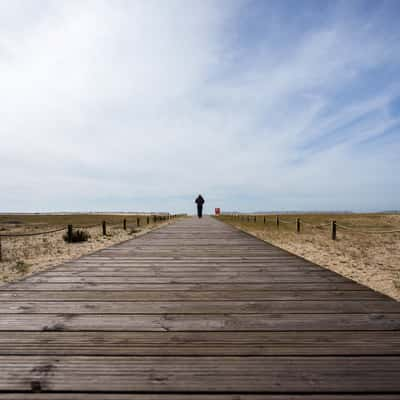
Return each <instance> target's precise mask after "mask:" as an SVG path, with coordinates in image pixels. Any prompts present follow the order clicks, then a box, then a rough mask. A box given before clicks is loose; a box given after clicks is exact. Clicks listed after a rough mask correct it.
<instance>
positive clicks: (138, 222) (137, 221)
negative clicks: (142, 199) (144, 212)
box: [136, 217, 140, 226]
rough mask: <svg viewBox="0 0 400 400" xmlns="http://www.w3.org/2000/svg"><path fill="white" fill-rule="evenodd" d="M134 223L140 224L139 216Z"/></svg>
mask: <svg viewBox="0 0 400 400" xmlns="http://www.w3.org/2000/svg"><path fill="white" fill-rule="evenodd" d="M136 225H137V226H140V217H138V218H136Z"/></svg>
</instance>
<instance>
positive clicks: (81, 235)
mask: <svg viewBox="0 0 400 400" xmlns="http://www.w3.org/2000/svg"><path fill="white" fill-rule="evenodd" d="M63 239H64V241H66V242H67V243H68V242H69V240H68V233H64V235H63ZM89 239H90V234H89V232H88V231H85V230H83V229H76V230H74V231H72V243H79V242H87V241H88V240H89Z"/></svg>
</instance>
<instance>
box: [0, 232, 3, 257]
mask: <svg viewBox="0 0 400 400" xmlns="http://www.w3.org/2000/svg"><path fill="white" fill-rule="evenodd" d="M2 261H3V253H2V252H1V237H0V262H2Z"/></svg>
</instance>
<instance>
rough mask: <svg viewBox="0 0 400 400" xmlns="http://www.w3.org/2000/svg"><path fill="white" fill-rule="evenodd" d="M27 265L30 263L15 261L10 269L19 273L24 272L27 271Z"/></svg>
mask: <svg viewBox="0 0 400 400" xmlns="http://www.w3.org/2000/svg"><path fill="white" fill-rule="evenodd" d="M29 267H30V265H29V264H27V263H26V262H25V261H17V263H16V264H15V265H14V266H12V267H11V269H12V270H13V271H16V272H18V273H19V274H26V273H27V272H28V271H29Z"/></svg>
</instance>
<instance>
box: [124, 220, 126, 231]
mask: <svg viewBox="0 0 400 400" xmlns="http://www.w3.org/2000/svg"><path fill="white" fill-rule="evenodd" d="M124 230H125V231H126V219H124Z"/></svg>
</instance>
